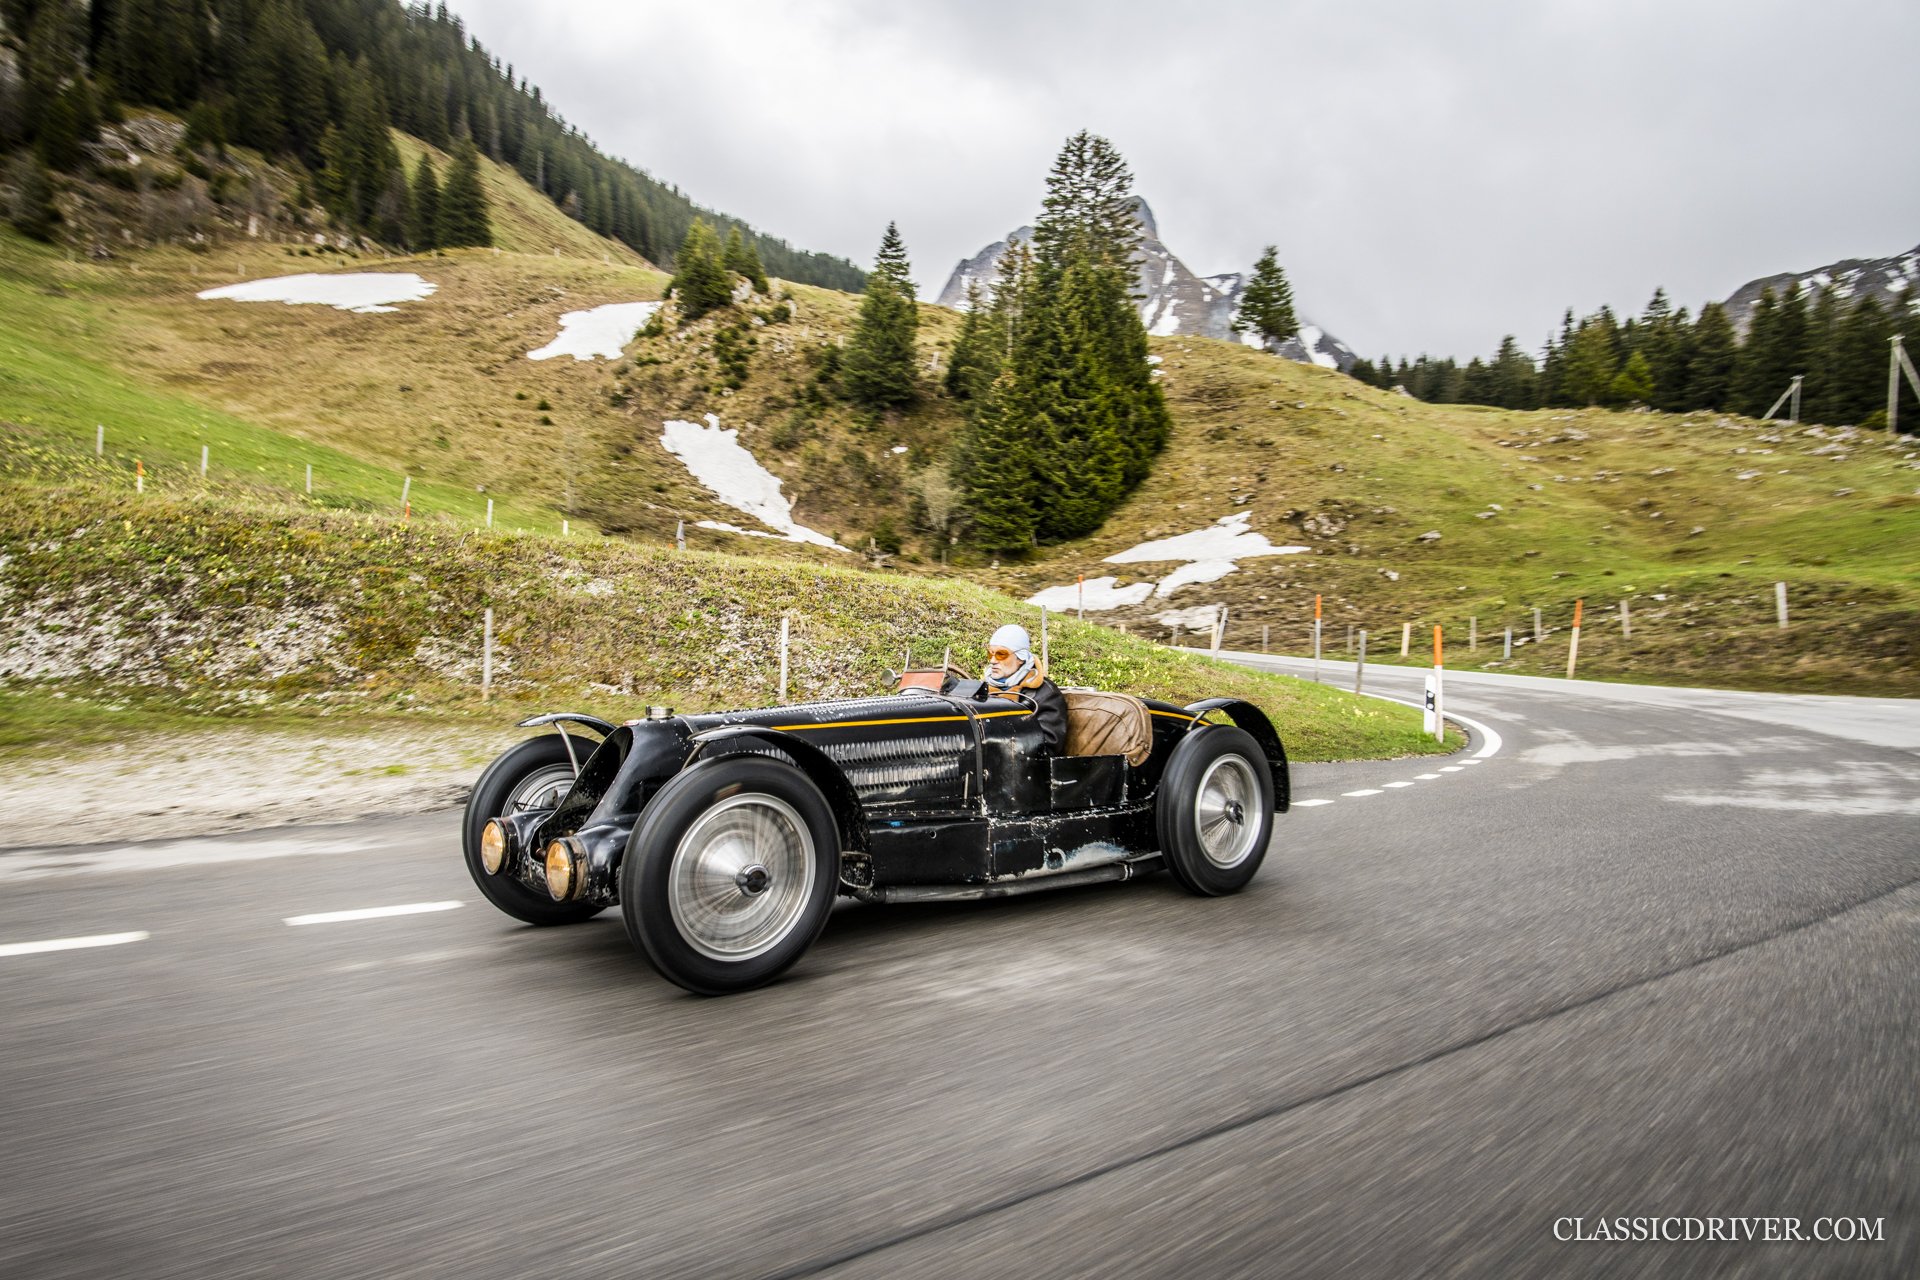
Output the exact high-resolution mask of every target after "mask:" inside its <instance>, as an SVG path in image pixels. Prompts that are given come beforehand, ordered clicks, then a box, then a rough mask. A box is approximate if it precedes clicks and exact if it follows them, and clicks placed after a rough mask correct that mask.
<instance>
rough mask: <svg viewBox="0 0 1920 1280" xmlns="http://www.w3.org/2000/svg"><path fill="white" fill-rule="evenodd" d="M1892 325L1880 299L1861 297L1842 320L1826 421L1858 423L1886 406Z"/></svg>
mask: <svg viewBox="0 0 1920 1280" xmlns="http://www.w3.org/2000/svg"><path fill="white" fill-rule="evenodd" d="M1892 336H1893V329H1892V325H1891V324H1890V322H1889V321H1888V319H1887V313H1886V311H1885V309H1883V308H1882V307H1881V305H1880V303H1879V300H1878V299H1876V298H1873V297H1871V296H1869V297H1866V298H1862V299H1861V300H1860V302H1859V304H1858V305H1857V306H1855V307H1854V308H1853V310H1851V311H1849V312H1848V313H1847V316H1846V318H1845V319H1844V320H1842V321H1841V322H1840V328H1839V334H1838V336H1837V338H1836V340H1835V343H1834V355H1833V382H1834V393H1833V395H1832V397H1831V398H1830V402H1829V404H1828V407H1827V413H1828V416H1827V421H1829V422H1833V423H1844V424H1847V425H1852V426H1858V425H1859V424H1861V423H1863V422H1865V421H1866V420H1867V417H1868V416H1869V415H1870V414H1872V413H1874V412H1875V411H1876V410H1878V411H1880V412H1881V413H1883V414H1884V413H1885V411H1886V407H1887V401H1886V387H1887V360H1888V354H1887V353H1888V352H1889V351H1890V350H1891V343H1890V342H1889V339H1890V338H1892Z"/></svg>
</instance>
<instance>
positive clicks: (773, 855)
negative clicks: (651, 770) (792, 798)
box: [667, 792, 815, 960]
mask: <svg viewBox="0 0 1920 1280" xmlns="http://www.w3.org/2000/svg"><path fill="white" fill-rule="evenodd" d="M814 874H815V873H814V849H813V836H812V833H810V832H809V831H808V830H807V824H806V823H805V822H804V821H803V820H802V819H801V817H800V815H799V813H797V812H796V811H795V810H794V808H793V806H792V805H789V804H788V803H787V802H786V801H784V800H782V799H780V798H779V797H777V796H770V795H766V794H764V793H755V792H749V793H746V794H743V795H735V796H730V797H728V798H727V799H725V800H723V801H721V802H720V803H719V804H716V805H715V806H713V808H711V809H709V810H707V811H706V812H705V813H703V814H701V815H700V818H699V820H698V821H696V822H695V823H694V824H693V826H692V827H691V828H690V829H689V830H688V831H687V834H686V835H684V836H682V837H681V839H680V844H679V846H678V847H677V848H675V849H674V851H673V862H672V865H671V866H670V867H669V868H668V871H667V907H668V910H669V911H671V913H672V915H673V923H674V927H675V928H676V929H678V930H679V932H680V936H681V937H682V938H684V939H686V941H687V944H688V945H689V946H691V947H692V948H693V949H694V950H696V951H698V952H699V953H700V954H701V955H704V956H708V957H710V958H711V959H715V960H751V959H752V958H753V957H755V956H758V955H764V954H765V953H766V952H768V951H771V950H772V949H773V948H774V947H776V946H778V945H779V944H780V943H781V942H782V941H783V940H785V938H786V937H787V935H788V934H790V933H792V932H793V929H794V926H795V925H797V924H798V923H799V922H800V918H801V916H802V915H804V914H805V912H806V905H807V900H808V899H809V898H810V897H812V893H813V881H814Z"/></svg>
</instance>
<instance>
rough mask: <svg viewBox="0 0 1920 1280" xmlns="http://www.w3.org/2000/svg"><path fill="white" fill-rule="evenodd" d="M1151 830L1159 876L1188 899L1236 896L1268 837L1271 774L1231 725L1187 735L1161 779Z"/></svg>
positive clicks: (1255, 747)
mask: <svg viewBox="0 0 1920 1280" xmlns="http://www.w3.org/2000/svg"><path fill="white" fill-rule="evenodd" d="M1256 804H1257V805H1258V812H1257V813H1256V812H1254V811H1253V810H1254V806H1255V805H1256ZM1154 822H1155V824H1156V825H1157V826H1158V828H1159V834H1160V852H1161V854H1162V855H1163V856H1164V857H1165V858H1166V861H1167V870H1169V871H1171V872H1172V873H1173V878H1174V879H1176V880H1178V881H1179V882H1180V884H1181V886H1182V887H1184V888H1185V889H1186V890H1187V891H1188V892H1190V893H1197V894H1201V895H1203V896H1206V897H1214V896H1218V895H1220V894H1224V893H1238V892H1239V891H1240V890H1241V889H1244V888H1245V887H1246V886H1247V882H1248V881H1250V880H1252V879H1253V877H1254V873H1255V872H1257V871H1259V870H1260V863H1261V862H1262V861H1264V860H1265V858H1266V856H1267V842H1268V841H1269V840H1270V839H1272V837H1273V774H1272V773H1271V772H1270V770H1269V767H1268V765H1267V756H1266V753H1265V752H1264V751H1262V750H1261V749H1260V744H1259V743H1258V742H1255V741H1254V740H1253V735H1252V734H1250V733H1248V732H1247V731H1246V730H1244V729H1237V728H1234V727H1233V726H1231V725H1207V726H1206V727H1205V728H1200V729H1195V730H1193V731H1192V732H1191V733H1189V734H1188V735H1187V736H1186V737H1185V738H1184V739H1183V740H1182V741H1181V742H1180V745H1179V746H1177V747H1175V748H1174V749H1173V758H1172V759H1171V760H1169V761H1167V769H1166V772H1165V773H1164V774H1162V775H1161V778H1160V795H1159V799H1158V800H1157V802H1156V803H1155V805H1154Z"/></svg>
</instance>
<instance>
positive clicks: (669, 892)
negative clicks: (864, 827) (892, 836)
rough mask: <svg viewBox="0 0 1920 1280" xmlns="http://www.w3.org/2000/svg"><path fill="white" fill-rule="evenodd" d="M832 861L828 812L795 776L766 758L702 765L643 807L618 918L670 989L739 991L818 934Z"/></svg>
mask: <svg viewBox="0 0 1920 1280" xmlns="http://www.w3.org/2000/svg"><path fill="white" fill-rule="evenodd" d="M839 862H840V841H839V830H838V828H837V827H836V826H835V824H834V820H833V813H832V810H830V809H829V808H828V807H827V802H826V800H825V799H824V798H823V797H822V796H821V794H820V791H819V788H817V787H815V786H814V785H813V783H812V782H811V781H809V780H808V778H807V776H806V775H805V774H803V773H801V772H800V770H799V769H797V768H795V767H794V766H792V765H790V764H786V763H784V762H782V761H779V760H775V759H772V758H770V757H768V756H764V755H746V756H727V757H722V758H720V759H715V760H707V761H702V762H701V763H698V764H695V765H693V766H692V767H691V768H689V769H686V770H684V771H683V772H681V773H680V774H678V775H677V776H675V777H674V779H673V780H672V781H671V782H669V783H668V784H667V785H666V786H665V787H663V788H661V791H660V794H659V795H657V796H655V797H654V799H653V801H652V803H650V804H649V805H648V806H647V808H646V813H645V815H644V816H643V817H642V819H641V822H640V825H639V826H638V827H637V828H636V829H635V831H634V833H633V837H632V839H631V840H630V841H629V842H628V844H627V852H626V857H625V858H624V859H623V861H622V862H621V866H620V910H621V913H622V914H623V916H624V917H625V919H626V923H627V933H628V935H629V936H630V937H631V938H632V939H633V941H634V944H635V945H636V946H638V947H639V948H640V949H641V950H642V951H643V952H644V953H645V954H646V957H647V959H648V960H649V961H651V962H652V964H653V966H654V968H656V969H658V970H659V971H660V973H661V975H662V976H664V977H665V978H666V979H667V980H668V981H670V982H673V983H676V984H678V985H679V986H682V987H685V988H686V989H687V990H688V991H692V992H694V993H696V994H699V995H725V994H727V993H729V992H734V991H744V990H746V989H748V988H749V987H757V986H759V985H760V984H762V983H764V982H768V981H771V980H772V979H773V978H775V977H776V976H778V975H779V974H781V973H783V972H784V971H785V970H786V969H787V968H788V967H789V966H791V965H792V964H793V963H794V961H796V960H798V959H799V958H800V957H801V956H802V955H804V954H805V953H806V950H807V948H808V947H810V946H812V945H813V941H814V939H815V938H817V937H819V936H820V930H821V929H822V928H823V927H824V926H825V925H826V922H827V914H828V913H829V912H830V911H831V910H832V909H833V898H834V892H835V887H836V883H837V879H838V875H837V870H838V867H839Z"/></svg>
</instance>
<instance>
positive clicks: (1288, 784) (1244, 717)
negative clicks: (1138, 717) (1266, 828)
mask: <svg viewBox="0 0 1920 1280" xmlns="http://www.w3.org/2000/svg"><path fill="white" fill-rule="evenodd" d="M1186 710H1187V714H1188V715H1190V716H1192V717H1193V718H1194V722H1193V723H1194V728H1196V729H1197V728H1199V726H1200V722H1201V720H1202V719H1203V718H1204V717H1205V716H1206V714H1207V713H1208V712H1209V711H1221V712H1225V713H1226V717H1227V719H1229V720H1231V721H1233V722H1234V724H1236V725H1238V726H1239V727H1240V728H1242V729H1245V730H1246V731H1247V732H1248V733H1250V734H1252V735H1253V740H1254V741H1255V742H1257V743H1259V744H1260V749H1261V750H1262V751H1264V752H1266V753H1267V767H1268V768H1269V769H1270V770H1271V771H1272V773H1273V807H1274V811H1275V812H1277V813H1285V812H1286V811H1287V808H1288V806H1289V805H1290V804H1292V802H1293V784H1292V781H1291V779H1290V777H1289V774H1288V769H1287V749H1286V748H1285V747H1284V746H1282V745H1280V732H1279V730H1277V729H1275V728H1274V727H1273V721H1271V720H1269V719H1267V713H1266V712H1264V711H1262V710H1261V709H1260V708H1259V707H1256V706H1254V705H1253V704H1252V703H1251V702H1248V701H1247V700H1246V699H1244V698H1202V699H1201V700H1200V701H1198V702H1190V703H1188V704H1187V708H1186ZM1189 732H1191V730H1189Z"/></svg>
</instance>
